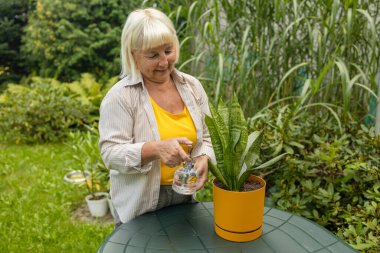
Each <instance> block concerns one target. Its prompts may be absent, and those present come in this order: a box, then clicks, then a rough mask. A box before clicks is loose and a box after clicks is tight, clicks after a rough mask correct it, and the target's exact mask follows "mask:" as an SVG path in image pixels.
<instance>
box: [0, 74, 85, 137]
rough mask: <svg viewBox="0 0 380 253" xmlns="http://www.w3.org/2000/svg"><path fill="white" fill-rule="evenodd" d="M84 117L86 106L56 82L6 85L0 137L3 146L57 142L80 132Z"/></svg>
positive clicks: (0, 108)
mask: <svg viewBox="0 0 380 253" xmlns="http://www.w3.org/2000/svg"><path fill="white" fill-rule="evenodd" d="M88 113H89V109H88V106H85V105H84V104H83V103H81V102H80V101H79V100H77V99H75V98H73V97H72V96H71V95H70V93H69V92H68V90H67V89H66V88H65V87H62V86H61V85H60V84H59V83H58V82H56V81H55V82H51V83H47V82H44V81H43V80H38V79H36V80H35V81H34V82H33V83H32V84H31V85H30V86H26V85H9V86H8V88H7V89H6V90H5V91H4V93H3V94H2V95H1V97H0V133H1V135H2V138H3V140H5V141H7V142H15V143H20V142H24V143H35V142H49V141H58V140H61V139H63V138H65V137H66V136H67V134H68V133H69V132H70V129H72V128H81V127H82V126H83V124H84V123H85V122H86V117H87V116H88Z"/></svg>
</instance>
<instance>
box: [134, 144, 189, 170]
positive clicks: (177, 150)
mask: <svg viewBox="0 0 380 253" xmlns="http://www.w3.org/2000/svg"><path fill="white" fill-rule="evenodd" d="M181 144H185V145H192V144H193V143H192V142H191V141H190V140H189V139H187V138H185V137H179V138H171V139H167V140H161V141H153V142H147V143H145V144H144V145H143V147H142V151H141V153H142V154H141V161H142V164H146V163H148V162H151V161H153V160H156V159H161V161H162V162H163V163H164V164H166V165H167V166H169V167H171V168H174V167H176V166H178V165H180V164H181V163H182V162H185V161H186V162H189V161H190V160H191V159H190V157H189V156H188V155H187V154H186V152H185V151H184V150H183V148H182V147H181Z"/></svg>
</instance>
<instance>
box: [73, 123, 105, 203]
mask: <svg viewBox="0 0 380 253" xmlns="http://www.w3.org/2000/svg"><path fill="white" fill-rule="evenodd" d="M87 130H88V131H86V132H72V133H70V142H69V143H68V145H69V146H70V147H71V149H72V150H73V152H74V153H75V155H74V156H73V158H74V159H75V161H76V162H77V166H78V167H80V169H81V170H82V171H85V170H87V171H89V172H90V173H91V175H90V177H87V178H86V181H85V182H84V183H82V184H81V186H83V187H86V189H87V190H88V193H89V194H91V195H92V198H93V199H94V198H96V196H95V193H97V192H104V191H108V189H109V173H108V170H107V168H106V166H105V165H104V163H103V161H102V159H101V157H100V153H99V149H98V146H97V143H98V140H99V135H98V131H97V129H96V127H89V126H87Z"/></svg>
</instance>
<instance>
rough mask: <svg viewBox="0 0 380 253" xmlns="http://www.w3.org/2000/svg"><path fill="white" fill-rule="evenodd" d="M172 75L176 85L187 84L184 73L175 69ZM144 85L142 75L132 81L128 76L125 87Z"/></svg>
mask: <svg viewBox="0 0 380 253" xmlns="http://www.w3.org/2000/svg"><path fill="white" fill-rule="evenodd" d="M170 75H171V77H172V78H173V80H174V83H179V84H185V83H186V81H185V77H184V76H183V74H182V72H180V71H178V70H177V69H174V70H173V71H172V73H171V74H170ZM142 83H143V78H142V76H141V75H139V76H138V77H137V78H135V79H132V78H131V77H130V76H126V77H125V85H124V87H127V86H133V85H137V84H142Z"/></svg>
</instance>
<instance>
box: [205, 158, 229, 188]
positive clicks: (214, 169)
mask: <svg viewBox="0 0 380 253" xmlns="http://www.w3.org/2000/svg"><path fill="white" fill-rule="evenodd" d="M208 167H209V169H210V171H211V173H212V174H213V175H214V176H215V177H216V179H218V181H219V182H222V183H223V184H224V185H225V186H227V187H228V183H227V182H226V180H225V179H224V177H223V174H222V172H221V171H220V170H219V168H218V167H217V166H215V165H214V164H213V163H212V162H211V161H210V160H209V161H208Z"/></svg>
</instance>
